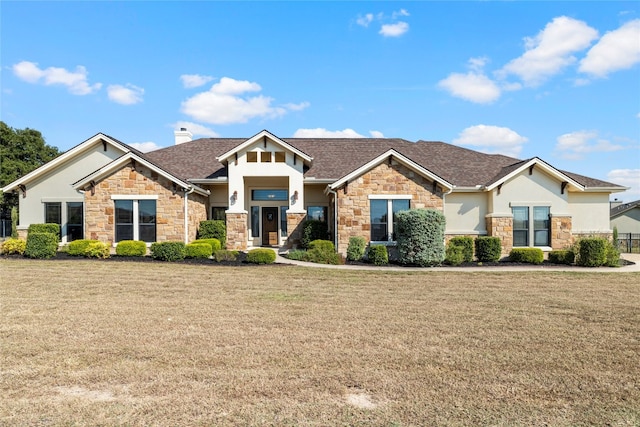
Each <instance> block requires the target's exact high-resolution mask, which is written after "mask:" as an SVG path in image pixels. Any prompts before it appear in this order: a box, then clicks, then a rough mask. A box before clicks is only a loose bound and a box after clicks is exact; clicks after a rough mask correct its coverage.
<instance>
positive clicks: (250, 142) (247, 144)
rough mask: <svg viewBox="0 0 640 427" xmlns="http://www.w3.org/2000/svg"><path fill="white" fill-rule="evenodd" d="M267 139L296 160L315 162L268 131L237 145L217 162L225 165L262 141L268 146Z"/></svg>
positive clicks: (217, 158)
mask: <svg viewBox="0 0 640 427" xmlns="http://www.w3.org/2000/svg"><path fill="white" fill-rule="evenodd" d="M267 139H270V140H271V141H273V142H274V143H275V144H276V145H279V146H281V147H282V148H283V149H285V150H288V151H290V152H291V153H293V155H294V159H295V158H296V156H298V157H300V158H301V159H303V160H304V161H305V162H307V163H311V161H312V160H313V157H311V156H309V155H308V154H306V153H303V152H302V151H300V150H298V149H297V148H296V147H294V146H293V145H291V144H289V143H287V142H286V141H283V140H282V139H280V138H278V137H277V136H275V135H274V134H272V133H271V132H269V131H267V130H263V131H261V132H260V133H257V134H256V135H254V136H252V137H251V138H249V139H247V140H246V141H245V142H243V143H242V144H240V145H237V146H236V147H234V148H233V149H231V150H229V151H227V152H226V153H224V154H222V155H220V156H218V157H216V160H218V161H219V162H220V163H224V162H225V161H227V160H228V159H229V158H230V157H232V156H235V155H237V154H238V153H239V152H241V151H243V150H245V149H247V148H248V147H250V146H251V145H253V144H254V143H256V142H259V141H260V140H262V141H263V142H264V144H265V145H266V143H267Z"/></svg>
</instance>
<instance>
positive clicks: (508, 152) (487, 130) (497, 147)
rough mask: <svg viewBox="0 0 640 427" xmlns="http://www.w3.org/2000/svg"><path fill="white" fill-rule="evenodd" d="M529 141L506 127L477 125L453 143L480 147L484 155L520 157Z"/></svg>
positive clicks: (461, 134)
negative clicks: (523, 147)
mask: <svg viewBox="0 0 640 427" xmlns="http://www.w3.org/2000/svg"><path fill="white" fill-rule="evenodd" d="M527 141H528V138H526V137H524V136H521V135H518V133H517V132H515V131H513V130H511V129H509V128H506V127H499V126H490V125H476V126H470V127H468V128H466V129H464V130H463V131H462V132H460V135H458V138H456V139H454V140H453V143H454V144H456V145H467V146H473V147H478V149H479V150H480V151H482V152H483V153H488V154H503V155H505V156H512V157H518V155H519V154H520V151H522V146H523V144H524V143H526V142H527Z"/></svg>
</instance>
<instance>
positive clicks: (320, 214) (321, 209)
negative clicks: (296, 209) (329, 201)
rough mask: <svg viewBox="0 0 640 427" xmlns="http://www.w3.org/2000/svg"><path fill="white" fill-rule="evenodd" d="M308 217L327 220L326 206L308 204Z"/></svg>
mask: <svg viewBox="0 0 640 427" xmlns="http://www.w3.org/2000/svg"><path fill="white" fill-rule="evenodd" d="M307 218H308V219H315V220H316V221H322V222H327V207H326V206H307Z"/></svg>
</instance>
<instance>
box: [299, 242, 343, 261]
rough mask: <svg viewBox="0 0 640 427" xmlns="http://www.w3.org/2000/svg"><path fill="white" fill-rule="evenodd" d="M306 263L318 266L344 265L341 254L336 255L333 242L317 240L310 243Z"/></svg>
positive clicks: (305, 255)
mask: <svg viewBox="0 0 640 427" xmlns="http://www.w3.org/2000/svg"><path fill="white" fill-rule="evenodd" d="M304 261H308V262H314V263H316V264H333V265H338V264H344V260H343V259H342V256H341V255H340V254H337V253H336V250H335V247H334V246H333V242H332V241H330V240H322V239H317V240H314V241H312V242H310V243H309V250H308V251H306V252H305V254H304Z"/></svg>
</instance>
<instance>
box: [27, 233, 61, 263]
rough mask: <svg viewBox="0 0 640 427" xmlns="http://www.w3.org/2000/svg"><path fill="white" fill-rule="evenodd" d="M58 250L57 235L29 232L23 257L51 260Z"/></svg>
mask: <svg viewBox="0 0 640 427" xmlns="http://www.w3.org/2000/svg"><path fill="white" fill-rule="evenodd" d="M57 250H58V235H57V234H53V233H38V232H31V233H28V234H27V244H26V246H25V249H24V255H25V256H27V257H29V258H41V259H44V258H52V257H54V256H55V255H56V251H57Z"/></svg>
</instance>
